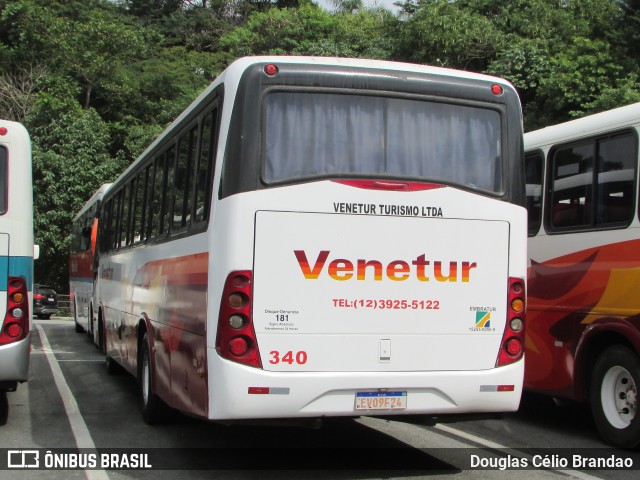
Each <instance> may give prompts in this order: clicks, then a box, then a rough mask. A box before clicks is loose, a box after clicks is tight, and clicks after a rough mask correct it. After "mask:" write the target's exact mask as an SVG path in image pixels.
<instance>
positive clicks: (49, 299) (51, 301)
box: [47, 298, 55, 303]
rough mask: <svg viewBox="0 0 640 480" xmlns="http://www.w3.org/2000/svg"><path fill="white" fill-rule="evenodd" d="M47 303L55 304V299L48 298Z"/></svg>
mask: <svg viewBox="0 0 640 480" xmlns="http://www.w3.org/2000/svg"><path fill="white" fill-rule="evenodd" d="M47 302H49V303H53V302H55V300H54V299H53V298H47Z"/></svg>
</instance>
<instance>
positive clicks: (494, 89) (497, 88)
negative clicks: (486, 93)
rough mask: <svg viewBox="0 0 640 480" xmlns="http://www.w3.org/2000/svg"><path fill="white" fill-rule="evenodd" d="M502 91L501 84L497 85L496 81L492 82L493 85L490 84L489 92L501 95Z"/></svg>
mask: <svg viewBox="0 0 640 480" xmlns="http://www.w3.org/2000/svg"><path fill="white" fill-rule="evenodd" d="M503 92H504V89H503V88H502V86H501V85H498V84H497V83H494V84H493V85H491V93H493V94H494V95H502V94H503Z"/></svg>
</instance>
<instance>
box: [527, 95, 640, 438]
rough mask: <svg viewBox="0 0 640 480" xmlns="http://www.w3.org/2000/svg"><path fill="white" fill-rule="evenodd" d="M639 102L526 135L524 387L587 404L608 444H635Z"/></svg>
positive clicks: (639, 338) (639, 322) (639, 332)
mask: <svg viewBox="0 0 640 480" xmlns="http://www.w3.org/2000/svg"><path fill="white" fill-rule="evenodd" d="M639 135H640V103H636V104H634V105H629V106H626V107H622V108H617V109H614V110H610V111H608V112H604V113H599V114H596V115H591V116H588V117H584V118H581V119H578V120H573V121H570V122H567V123H563V124H560V125H555V126H552V127H548V128H544V129H542V130H538V131H535V132H530V133H527V134H525V137H524V138H525V147H526V166H527V201H528V208H529V235H530V238H529V254H530V257H531V268H530V272H529V283H528V310H527V317H528V322H527V337H528V338H527V352H526V356H527V363H526V369H525V387H526V388H527V389H529V390H532V391H536V392H540V393H545V394H548V395H552V396H554V397H559V398H565V399H571V400H578V401H588V402H590V403H591V410H592V412H593V418H594V420H595V424H596V426H597V428H598V430H599V432H600V434H601V435H602V437H603V438H604V440H606V441H607V442H608V443H610V444H612V445H617V446H621V447H626V448H633V447H636V446H638V445H640V415H639V414H638V387H639V386H640V277H639V276H638V274H639V272H640V221H639V219H638V215H639V213H638V198H640V197H639V196H638V137H639Z"/></svg>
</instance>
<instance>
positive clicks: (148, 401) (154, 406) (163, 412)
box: [138, 332, 171, 425]
mask: <svg viewBox="0 0 640 480" xmlns="http://www.w3.org/2000/svg"><path fill="white" fill-rule="evenodd" d="M152 375H153V372H152V368H151V346H150V344H149V337H148V335H147V333H146V332H145V333H144V336H143V338H142V344H141V346H140V358H139V361H138V386H139V392H140V401H141V404H142V419H143V420H144V423H146V424H147V425H155V424H159V423H165V422H166V421H167V420H169V418H170V412H171V410H170V409H169V407H168V406H167V404H165V403H164V402H163V401H162V400H161V399H160V397H158V396H157V395H156V394H155V393H153V391H152V387H151V386H152V384H153V378H152Z"/></svg>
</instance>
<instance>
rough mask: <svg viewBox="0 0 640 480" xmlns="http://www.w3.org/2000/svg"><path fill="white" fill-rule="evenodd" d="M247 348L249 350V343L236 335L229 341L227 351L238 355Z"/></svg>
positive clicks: (242, 353) (245, 351) (243, 352)
mask: <svg viewBox="0 0 640 480" xmlns="http://www.w3.org/2000/svg"><path fill="white" fill-rule="evenodd" d="M247 350H249V345H248V344H247V341H246V340H245V339H244V338H242V337H236V338H234V339H233V340H231V341H230V342H229V351H230V352H231V353H233V354H234V355H236V356H238V357H239V356H240V355H244V354H245V353H247Z"/></svg>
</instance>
